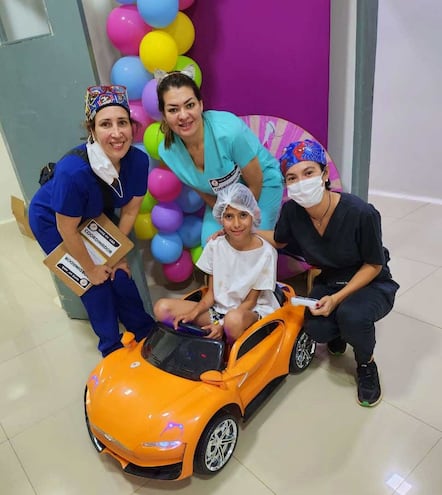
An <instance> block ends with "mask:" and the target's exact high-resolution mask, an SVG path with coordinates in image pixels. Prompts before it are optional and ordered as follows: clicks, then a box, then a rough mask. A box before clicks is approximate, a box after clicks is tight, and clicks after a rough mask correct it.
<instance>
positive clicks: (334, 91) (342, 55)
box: [327, 0, 356, 191]
mask: <svg viewBox="0 0 442 495" xmlns="http://www.w3.org/2000/svg"><path fill="white" fill-rule="evenodd" d="M330 38H331V39H330V90H329V105H328V109H329V120H328V146H327V149H328V152H329V153H330V155H331V157H332V158H333V161H334V162H335V165H336V166H337V168H338V170H339V173H340V176H341V182H342V186H343V188H344V191H350V189H351V172H352V160H353V129H354V100H355V99H354V92H355V64H356V2H355V1H354V0H331V35H330Z"/></svg>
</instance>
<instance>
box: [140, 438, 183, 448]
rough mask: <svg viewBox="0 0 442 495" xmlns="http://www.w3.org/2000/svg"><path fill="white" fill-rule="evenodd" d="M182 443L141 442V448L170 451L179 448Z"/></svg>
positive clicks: (176, 441) (174, 441) (175, 441)
mask: <svg viewBox="0 0 442 495" xmlns="http://www.w3.org/2000/svg"><path fill="white" fill-rule="evenodd" d="M182 443H183V442H181V441H180V440H172V441H162V442H143V443H142V444H141V446H142V447H145V448H153V449H159V450H172V449H177V448H178V447H181V445H182Z"/></svg>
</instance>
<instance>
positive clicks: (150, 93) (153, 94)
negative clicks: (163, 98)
mask: <svg viewBox="0 0 442 495" xmlns="http://www.w3.org/2000/svg"><path fill="white" fill-rule="evenodd" d="M141 103H142V104H143V107H144V110H146V113H147V115H149V117H150V118H151V119H153V120H156V121H157V122H159V121H160V120H161V119H162V118H163V116H162V114H161V112H160V110H159V109H158V96H157V81H156V79H151V80H150V81H149V82H148V83H147V84H146V85H145V86H144V89H143V93H142V95H141Z"/></svg>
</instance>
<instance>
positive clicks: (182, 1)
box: [178, 0, 194, 10]
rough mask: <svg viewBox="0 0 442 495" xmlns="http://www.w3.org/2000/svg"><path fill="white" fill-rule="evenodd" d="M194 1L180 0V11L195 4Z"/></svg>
mask: <svg viewBox="0 0 442 495" xmlns="http://www.w3.org/2000/svg"><path fill="white" fill-rule="evenodd" d="M193 2H194V0H179V7H178V9H179V10H185V9H187V8H188V7H190V6H191V5H192V4H193Z"/></svg>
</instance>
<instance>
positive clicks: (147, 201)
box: [140, 191, 158, 213]
mask: <svg viewBox="0 0 442 495" xmlns="http://www.w3.org/2000/svg"><path fill="white" fill-rule="evenodd" d="M157 203H158V201H157V200H156V199H155V198H154V197H153V196H152V194H150V192H149V191H147V193H146V195H145V196H144V198H143V202H142V203H141V208H140V213H150V212H151V211H152V208H153V207H154V206H155V205H156V204H157Z"/></svg>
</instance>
